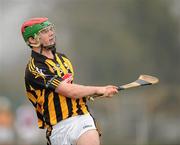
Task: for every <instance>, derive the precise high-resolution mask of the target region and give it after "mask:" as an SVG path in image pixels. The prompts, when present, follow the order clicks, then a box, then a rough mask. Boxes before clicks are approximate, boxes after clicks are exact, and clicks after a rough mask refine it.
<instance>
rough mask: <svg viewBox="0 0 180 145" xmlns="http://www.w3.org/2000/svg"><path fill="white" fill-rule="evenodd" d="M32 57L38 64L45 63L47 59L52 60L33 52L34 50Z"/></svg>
mask: <svg viewBox="0 0 180 145" xmlns="http://www.w3.org/2000/svg"><path fill="white" fill-rule="evenodd" d="M31 57H33V58H34V59H35V60H36V61H38V62H45V61H46V59H50V58H48V57H46V56H44V55H42V54H40V53H37V52H35V51H33V50H32V53H31ZM51 60H52V59H51Z"/></svg>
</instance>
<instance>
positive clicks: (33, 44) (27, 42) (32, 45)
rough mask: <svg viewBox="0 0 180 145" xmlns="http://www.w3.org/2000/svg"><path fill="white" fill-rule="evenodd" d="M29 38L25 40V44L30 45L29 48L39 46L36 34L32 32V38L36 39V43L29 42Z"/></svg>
mask: <svg viewBox="0 0 180 145" xmlns="http://www.w3.org/2000/svg"><path fill="white" fill-rule="evenodd" d="M29 38H30V37H29ZM29 38H28V40H27V41H26V44H27V45H28V46H30V47H31V48H32V47H39V46H40V45H41V43H40V40H39V36H38V35H37V34H34V38H33V39H35V40H36V41H37V43H36V44H35V43H30V42H29Z"/></svg>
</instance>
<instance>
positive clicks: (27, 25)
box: [21, 18, 52, 42]
mask: <svg viewBox="0 0 180 145" xmlns="http://www.w3.org/2000/svg"><path fill="white" fill-rule="evenodd" d="M49 25H52V23H51V22H49V21H48V18H32V19H30V20H28V21H26V22H24V23H23V25H22V27H21V33H22V35H23V38H24V40H25V42H27V41H28V38H29V37H33V38H35V37H36V36H37V35H38V33H39V31H40V30H42V29H44V28H46V27H48V26H49Z"/></svg>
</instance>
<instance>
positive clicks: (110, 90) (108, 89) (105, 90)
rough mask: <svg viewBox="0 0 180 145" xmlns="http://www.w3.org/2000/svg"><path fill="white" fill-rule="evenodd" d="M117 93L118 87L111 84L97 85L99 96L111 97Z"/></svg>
mask: <svg viewBox="0 0 180 145" xmlns="http://www.w3.org/2000/svg"><path fill="white" fill-rule="evenodd" d="M117 93H118V87H117V86H113V85H108V86H103V87H98V90H97V95H98V96H99V97H107V98H111V97H112V96H114V95H115V94H117Z"/></svg>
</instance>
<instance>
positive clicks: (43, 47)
mask: <svg viewBox="0 0 180 145" xmlns="http://www.w3.org/2000/svg"><path fill="white" fill-rule="evenodd" d="M43 49H46V50H51V51H52V52H53V53H55V52H56V44H52V45H48V46H44V45H43V44H41V45H40V54H42V51H43Z"/></svg>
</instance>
